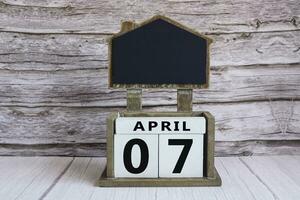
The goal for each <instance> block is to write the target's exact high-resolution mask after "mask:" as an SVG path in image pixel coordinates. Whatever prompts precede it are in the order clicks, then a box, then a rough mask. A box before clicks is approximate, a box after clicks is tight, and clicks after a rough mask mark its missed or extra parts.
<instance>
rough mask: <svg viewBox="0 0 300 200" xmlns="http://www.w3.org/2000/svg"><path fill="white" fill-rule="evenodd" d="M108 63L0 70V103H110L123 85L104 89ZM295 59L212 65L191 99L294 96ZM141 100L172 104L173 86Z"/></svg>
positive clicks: (121, 94)
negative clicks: (267, 63) (102, 66)
mask: <svg viewBox="0 0 300 200" xmlns="http://www.w3.org/2000/svg"><path fill="white" fill-rule="evenodd" d="M107 82H108V81H107V69H83V70H63V71H52V72H45V71H34V70H30V71H21V72H20V71H17V70H0V105H2V106H12V105H14V106H25V107H26V106H27V107H38V106H69V107H89V106H97V107H115V106H125V105H126V91H125V90H123V89H113V90H112V89H108V88H107V87H108V85H107V84H108V83H107ZM299 94H300V64H296V65H272V66H260V65H255V66H236V67H231V66H227V67H221V68H220V67H218V68H215V67H213V68H212V70H211V81H210V87H209V89H202V90H194V93H193V95H194V97H193V102H194V103H202V104H203V103H222V102H241V101H243V102H245V101H269V100H294V101H295V102H296V101H299V97H300V96H299ZM142 101H143V105H144V106H149V105H152V106H158V105H175V104H176V90H174V89H173V90H166V89H156V90H154V89H152V90H144V91H143V99H142Z"/></svg>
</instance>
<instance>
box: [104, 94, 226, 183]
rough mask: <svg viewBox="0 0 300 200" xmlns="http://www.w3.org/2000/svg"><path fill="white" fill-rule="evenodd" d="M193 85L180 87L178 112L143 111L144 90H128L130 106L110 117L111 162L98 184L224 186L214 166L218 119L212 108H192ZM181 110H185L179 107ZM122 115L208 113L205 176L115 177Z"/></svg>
mask: <svg viewBox="0 0 300 200" xmlns="http://www.w3.org/2000/svg"><path fill="white" fill-rule="evenodd" d="M187 94H192V90H191V89H182V90H178V98H177V99H178V104H177V110H178V112H142V111H141V109H142V106H141V99H140V97H141V92H139V91H133V90H128V95H127V97H128V98H127V110H128V111H124V112H120V113H112V114H111V115H110V116H109V117H108V119H107V166H106V169H105V170H104V172H103V173H102V176H101V178H100V180H99V181H98V185H99V186H102V187H161V186H165V187H175V186H220V185H221V178H220V176H219V174H218V172H217V170H216V169H215V166H214V146H215V120H214V117H213V116H212V115H211V114H210V113H209V112H192V111H191V110H192V106H188V105H192V104H191V101H192V97H191V96H190V95H187ZM179 110H181V111H179ZM118 117H205V119H206V122H207V125H206V134H205V135H204V162H203V165H204V166H203V171H204V173H203V174H204V176H203V177H201V178H115V177H114V152H113V151H114V148H113V145H114V134H115V120H116V119H117V118H118Z"/></svg>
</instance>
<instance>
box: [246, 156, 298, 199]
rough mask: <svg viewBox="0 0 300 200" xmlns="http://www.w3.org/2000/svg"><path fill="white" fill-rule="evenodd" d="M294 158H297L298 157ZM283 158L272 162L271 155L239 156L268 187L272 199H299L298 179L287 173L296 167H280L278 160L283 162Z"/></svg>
mask: <svg viewBox="0 0 300 200" xmlns="http://www.w3.org/2000/svg"><path fill="white" fill-rule="evenodd" d="M296 159H299V157H298V158H296ZM285 160H286V159H283V160H281V161H278V159H277V162H274V160H273V159H272V158H271V157H255V158H252V157H244V158H241V161H243V163H244V164H245V166H247V168H248V169H249V170H250V171H251V172H252V173H253V174H254V175H255V176H256V177H258V179H259V180H260V182H261V183H262V184H263V185H265V186H266V187H268V190H269V191H270V192H271V193H272V194H273V196H274V199H299V198H300V186H299V184H298V182H299V179H298V180H295V179H292V178H291V177H290V176H291V175H288V174H290V173H292V172H291V171H290V170H291V169H293V170H295V169H296V168H295V167H290V168H289V170H287V169H286V168H285V169H284V168H282V167H281V166H282V164H279V163H278V162H281V163H283V162H285ZM296 170H298V168H297V169H296Z"/></svg>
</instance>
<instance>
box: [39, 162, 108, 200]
mask: <svg viewBox="0 0 300 200" xmlns="http://www.w3.org/2000/svg"><path fill="white" fill-rule="evenodd" d="M104 168H105V159H104V158H75V160H74V161H73V163H72V165H71V166H70V168H69V169H68V171H67V172H66V173H65V174H64V176H62V178H61V179H60V180H59V182H58V183H57V184H56V185H55V186H54V187H53V189H52V190H51V191H50V192H49V193H48V194H47V195H45V196H44V199H90V198H91V196H92V192H93V191H94V190H95V189H96V188H97V187H96V181H97V180H98V178H99V177H100V176H101V172H102V171H103V170H104Z"/></svg>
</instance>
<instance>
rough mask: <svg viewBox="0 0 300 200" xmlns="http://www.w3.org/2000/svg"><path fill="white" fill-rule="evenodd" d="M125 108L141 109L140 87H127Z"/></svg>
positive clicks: (129, 109) (131, 109)
mask: <svg viewBox="0 0 300 200" xmlns="http://www.w3.org/2000/svg"><path fill="white" fill-rule="evenodd" d="M127 110H128V111H141V110H142V89H127Z"/></svg>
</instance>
